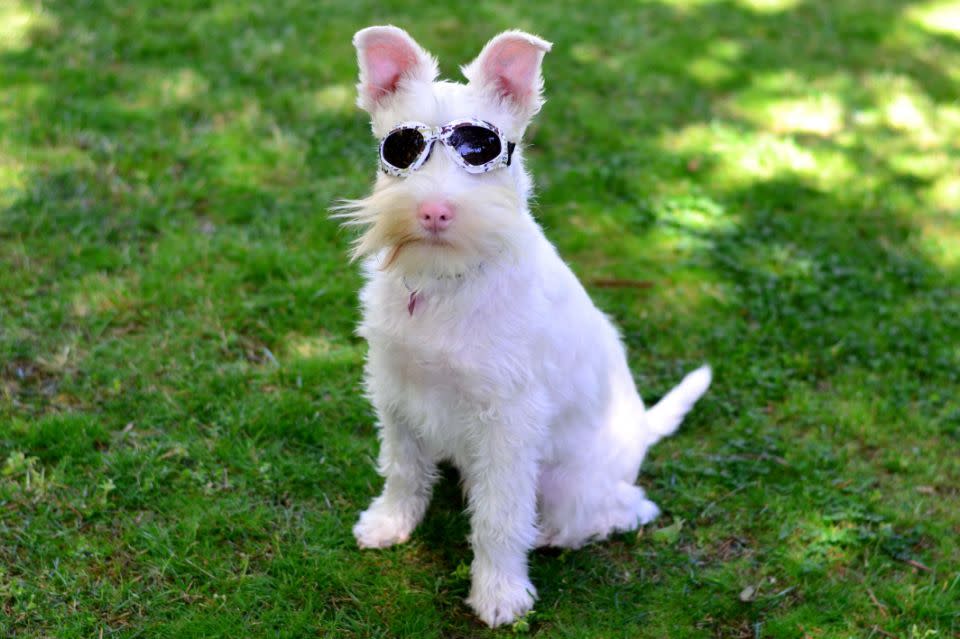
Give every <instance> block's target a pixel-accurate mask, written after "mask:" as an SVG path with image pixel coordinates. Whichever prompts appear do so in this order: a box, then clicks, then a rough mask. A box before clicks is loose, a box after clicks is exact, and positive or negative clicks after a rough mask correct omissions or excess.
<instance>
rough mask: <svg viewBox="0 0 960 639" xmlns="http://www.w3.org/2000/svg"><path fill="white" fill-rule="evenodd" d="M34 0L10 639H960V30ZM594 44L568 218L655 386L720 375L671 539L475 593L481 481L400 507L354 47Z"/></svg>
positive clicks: (679, 485) (929, 17) (555, 196)
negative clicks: (362, 519) (365, 284)
mask: <svg viewBox="0 0 960 639" xmlns="http://www.w3.org/2000/svg"><path fill="white" fill-rule="evenodd" d="M425 5H426V3H414V2H366V1H362V0H358V1H355V2H349V3H347V2H320V1H316V0H273V1H272V2H257V1H254V0H229V1H228V0H137V1H136V2H123V1H121V0H86V1H84V0H71V1H66V0H3V2H0V636H4V637H8V636H15V637H75V638H81V637H82V638H90V637H149V638H153V637H175V638H186V637H213V636H225V637H232V638H247V637H312V636H329V637H358V638H366V637H418V638H420V637H424V638H425V637H473V636H478V637H485V636H494V635H499V636H511V635H512V634H514V633H516V634H526V635H527V636H535V637H584V638H596V637H631V638H633V637H668V636H669V637H744V638H747V637H750V638H753V637H797V638H800V637H810V638H819V637H824V638H826V637H877V638H879V637H908V638H915V639H920V638H924V639H930V638H939V637H943V638H951V637H958V636H960V603H958V602H960V2H957V1H956V0H932V1H906V0H661V1H646V2H637V3H629V2H622V1H616V2H614V1H608V0H593V1H591V2H586V3H584V2H572V1H567V0H563V1H555V2H551V3H516V2H501V3H485V2H481V3H466V2H446V3H436V4H433V5H430V6H425ZM378 23H393V24H397V25H399V26H402V27H405V28H407V29H408V30H409V31H410V32H411V33H412V35H413V36H414V37H415V38H417V39H418V40H419V41H420V42H421V43H422V44H423V45H424V46H425V47H426V48H427V49H429V50H430V51H432V52H433V53H435V54H436V55H438V56H439V58H440V63H441V69H442V71H443V72H444V74H445V75H446V76H448V77H451V78H456V77H458V76H459V71H458V66H459V65H460V64H463V63H465V62H468V61H469V60H471V59H472V58H473V57H474V56H475V55H476V53H477V52H479V50H480V48H481V47H482V45H483V44H484V43H485V42H486V41H487V39H489V38H490V37H491V36H492V35H494V34H495V33H496V32H498V31H500V30H502V29H507V28H513V27H518V28H523V29H527V30H530V31H533V32H536V33H539V34H540V35H542V36H544V37H545V38H547V39H549V40H551V41H553V43H554V49H553V52H551V53H550V54H549V55H548V56H547V58H546V60H545V63H544V72H545V78H546V91H547V96H548V102H547V104H546V106H545V107H544V110H543V112H542V113H541V115H540V116H539V118H538V120H537V123H536V124H535V125H534V126H533V127H532V129H531V130H530V131H529V132H528V135H527V140H526V144H527V145H528V149H527V151H526V155H527V158H528V163H529V166H530V168H531V170H532V171H533V173H534V176H535V178H536V181H537V186H538V189H537V199H536V202H535V204H534V212H535V215H536V216H537V218H538V219H539V221H540V223H541V224H542V225H543V227H544V228H545V230H546V233H547V235H548V236H549V237H550V238H551V240H553V241H554V242H555V243H556V244H557V245H558V247H559V249H560V251H561V253H562V254H563V255H564V256H565V258H566V259H567V260H568V261H569V263H570V264H571V265H572V267H573V268H574V270H575V271H576V272H577V274H578V275H579V276H580V277H581V278H582V279H583V281H584V282H585V283H586V284H587V287H588V289H589V290H590V292H591V294H592V295H593V297H594V299H595V300H596V302H597V303H598V305H599V306H600V307H601V308H603V309H604V310H606V311H607V312H608V313H609V314H610V315H611V316H612V317H613V318H614V319H615V320H616V322H617V323H618V325H619V326H620V327H621V328H622V331H623V335H624V339H625V340H626V342H627V345H628V348H629V351H630V363H631V366H632V367H633V370H634V372H635V376H636V379H637V382H638V385H639V387H640V389H641V392H642V393H643V395H644V397H645V398H646V399H648V400H653V399H655V398H657V397H658V396H659V395H661V394H663V393H664V392H665V391H666V390H667V389H669V388H670V387H671V386H672V385H673V384H674V383H675V382H676V381H678V380H679V378H680V375H681V373H682V372H683V371H686V370H688V369H690V368H692V367H693V366H695V365H697V364H699V363H701V362H703V361H709V362H711V363H712V364H713V366H714V369H715V383H714V386H713V387H712V388H711V390H710V392H709V393H708V394H707V396H706V397H705V398H704V399H703V400H702V402H701V403H700V404H698V406H697V408H696V409H695V411H694V412H693V413H692V414H691V415H690V417H689V418H688V419H687V421H686V422H685V423H684V425H683V427H682V429H681V431H680V432H679V433H678V434H677V435H676V436H674V437H673V438H671V439H669V440H666V441H664V442H663V443H661V444H660V445H659V446H658V447H656V448H655V449H654V450H653V451H652V453H651V455H650V456H649V457H648V460H647V463H646V464H645V466H644V468H643V470H642V472H641V476H640V480H639V481H640V483H641V484H642V485H644V486H645V487H646V488H647V490H648V492H649V493H650V494H651V496H652V498H653V499H654V500H655V501H657V502H658V503H659V504H660V505H661V506H662V507H663V508H664V511H665V512H664V515H663V516H662V517H661V518H660V519H659V520H658V521H656V522H654V523H653V524H652V525H650V526H648V527H647V528H646V529H645V530H643V531H641V533H640V534H631V535H621V536H618V537H616V538H614V539H612V540H610V541H609V542H606V543H603V544H598V545H594V546H590V547H587V548H585V549H582V550H579V551H576V552H562V553H557V552H538V553H535V554H534V555H533V556H532V560H531V570H532V576H533V580H534V582H535V583H536V584H537V586H538V588H539V590H540V595H541V596H540V600H539V602H538V603H537V606H536V610H535V612H534V613H533V614H532V615H531V616H530V618H529V619H527V620H525V623H524V624H520V625H517V626H515V627H513V628H509V627H508V628H506V629H503V630H499V631H496V632H494V631H490V630H487V629H486V628H485V627H483V626H482V625H481V624H480V623H479V622H478V621H477V620H476V619H475V618H474V617H473V616H472V614H471V613H470V611H469V610H468V609H467V607H466V606H465V605H464V603H463V598H464V597H465V595H466V593H467V590H468V587H469V575H468V569H467V566H468V564H469V560H470V549H469V547H468V545H467V543H466V541H465V535H466V532H467V527H468V524H467V521H466V518H465V516H464V515H463V512H462V511H463V502H462V498H461V496H460V493H459V489H458V487H457V477H456V473H455V471H453V470H447V471H446V477H445V479H444V481H443V482H442V483H441V485H440V486H439V487H438V490H437V492H436V494H435V498H434V502H433V504H432V506H431V510H430V511H429V513H428V514H427V518H426V520H425V522H424V523H423V524H422V525H421V526H420V528H419V529H418V530H417V532H416V533H415V534H414V536H413V538H412V540H411V541H410V542H409V543H408V544H406V545H404V546H401V547H398V548H394V549H390V550H387V551H382V552H370V551H368V552H360V551H358V550H357V549H356V547H355V543H354V540H353V537H352V535H351V533H350V527H351V525H352V524H353V522H354V520H355V519H356V517H357V514H358V513H359V511H360V510H361V509H362V508H363V507H365V506H366V504H367V503H368V501H369V500H370V499H371V497H373V496H374V495H375V494H376V493H377V492H378V490H379V488H380V479H379V478H378V477H377V475H376V473H375V471H374V465H373V457H374V456H375V452H376V436H375V432H374V429H373V425H372V422H373V415H372V412H371V409H370V407H369V406H368V404H367V403H366V401H365V400H364V399H363V397H362V396H361V393H360V392H359V383H360V371H361V366H362V362H363V358H364V352H365V346H364V344H363V342H362V341H361V340H360V339H358V338H357V337H356V336H354V335H353V332H352V330H353V327H354V325H355V324H356V322H357V319H358V311H357V298H356V291H357V288H358V286H359V284H360V278H359V275H358V272H357V268H356V267H355V265H351V264H349V263H348V262H347V260H346V259H345V255H346V252H347V247H348V245H349V241H350V238H351V235H350V233H349V232H347V231H344V230H342V229H340V228H339V227H338V226H337V224H336V223H335V222H334V221H332V220H330V219H329V216H328V212H327V211H328V208H329V206H330V205H331V204H332V203H334V202H335V200H337V199H338V198H346V197H358V196H362V195H363V194H364V193H365V191H366V189H367V188H368V185H369V183H370V181H371V180H372V177H373V175H374V171H375V162H376V160H375V143H374V141H373V140H372V138H371V137H370V134H369V128H368V122H367V120H366V119H365V115H364V114H363V113H362V112H361V111H359V109H357V108H356V107H355V106H354V104H353V102H354V87H353V85H354V83H355V77H356V67H355V57H354V51H353V49H352V46H351V44H350V39H351V36H352V34H353V33H354V32H355V31H356V30H357V29H359V28H361V27H363V26H367V25H369V24H378Z"/></svg>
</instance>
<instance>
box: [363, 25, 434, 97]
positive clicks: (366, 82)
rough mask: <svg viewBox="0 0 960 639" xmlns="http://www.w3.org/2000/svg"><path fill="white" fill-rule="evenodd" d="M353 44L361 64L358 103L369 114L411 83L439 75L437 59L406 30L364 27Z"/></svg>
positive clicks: (430, 79)
mask: <svg viewBox="0 0 960 639" xmlns="http://www.w3.org/2000/svg"><path fill="white" fill-rule="evenodd" d="M353 46H355V47H356V48H357V62H358V63H359V65H360V83H359V84H358V85H357V91H358V94H359V95H358V96H357V105H359V107H360V108H361V109H363V110H364V111H367V112H368V113H373V112H374V111H375V110H377V108H379V107H380V106H381V105H382V104H383V102H384V100H386V99H388V98H390V97H392V96H394V95H396V93H397V92H398V91H401V90H403V89H405V88H407V87H408V86H409V85H410V84H414V83H419V82H426V83H429V82H433V80H434V78H436V77H437V61H436V60H435V59H434V58H433V56H431V55H430V54H429V53H427V52H426V51H424V50H423V48H422V47H421V46H420V45H419V44H417V43H416V41H414V39H413V38H411V37H410V36H409V35H407V32H406V31H404V30H403V29H399V28H397V27H393V26H386V27H367V28H366V29H361V30H360V31H357V33H356V35H354V36H353Z"/></svg>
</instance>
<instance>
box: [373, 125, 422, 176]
mask: <svg viewBox="0 0 960 639" xmlns="http://www.w3.org/2000/svg"><path fill="white" fill-rule="evenodd" d="M425 143H426V142H425V141H424V139H423V136H422V135H420V132H419V131H417V130H416V129H400V130H399V131H394V132H393V133H391V134H390V135H388V136H387V139H386V140H384V141H383V151H382V153H383V159H384V160H386V161H387V162H389V163H390V164H391V165H392V166H395V167H397V168H398V169H405V168H407V167H409V166H410V165H411V164H413V163H414V162H415V161H416V159H417V158H418V157H420V153H422V152H423V145H424V144H425Z"/></svg>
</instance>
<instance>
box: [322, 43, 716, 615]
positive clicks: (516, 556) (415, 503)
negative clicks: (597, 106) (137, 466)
mask: <svg viewBox="0 0 960 639" xmlns="http://www.w3.org/2000/svg"><path fill="white" fill-rule="evenodd" d="M353 42H354V44H355V45H356V48H357V52H358V57H359V63H360V83H359V85H358V88H359V99H358V104H359V105H360V107H362V108H363V109H365V110H366V111H368V112H369V113H370V115H371V117H372V126H373V133H374V135H375V136H376V138H377V139H378V140H380V168H381V173H380V174H379V175H378V176H377V182H376V186H375V187H374V189H373V193H372V194H371V195H370V196H369V197H367V198H365V199H363V200H357V201H349V202H346V203H345V204H344V205H343V206H342V207H340V208H341V213H340V217H341V218H343V219H345V220H346V223H347V224H355V225H360V226H361V227H362V228H363V231H364V232H363V234H362V235H361V236H360V238H359V239H358V240H357V242H356V244H355V246H354V257H365V258H366V260H365V274H366V277H367V283H366V285H365V286H364V288H363V291H362V292H361V294H360V299H361V302H362V306H363V322H362V324H361V326H360V328H359V330H358V332H359V334H360V335H362V336H363V337H365V338H366V339H367V341H368V342H369V347H370V348H369V355H368V358H367V365H366V385H367V390H368V393H369V397H370V399H371V401H372V402H373V405H374V407H375V409H376V412H377V416H378V418H379V430H380V439H381V446H380V460H379V466H380V473H381V474H382V475H383V476H384V477H385V478H386V486H385V487H384V489H383V494H382V495H380V496H379V497H377V498H376V499H375V500H374V501H373V503H372V504H371V505H370V507H369V508H368V509H367V510H366V512H364V513H363V514H362V515H361V516H360V521H359V522H358V523H357V524H356V526H355V527H354V529H353V532H354V535H355V536H356V538H357V542H358V543H359V545H360V547H362V548H383V547H386V546H390V545H392V544H397V543H401V542H403V541H406V540H407V539H408V538H409V537H410V533H411V532H412V531H413V529H414V528H415V527H416V525H417V524H418V522H419V521H420V519H421V518H422V517H423V514H424V511H425V510H426V508H427V503H428V502H429V500H430V492H431V485H432V484H433V482H434V480H435V478H436V467H437V466H436V465H437V462H438V461H440V460H449V461H451V462H452V463H453V464H454V465H456V467H457V468H458V469H459V470H460V474H461V476H462V478H463V484H464V489H465V492H466V495H467V499H468V503H469V513H470V523H471V533H470V543H471V545H472V547H473V551H474V559H473V564H472V568H471V573H472V586H471V592H470V596H469V598H468V599H467V603H469V605H470V606H472V607H473V609H474V610H475V611H476V613H477V614H478V615H479V616H480V618H481V619H482V620H483V621H484V622H486V623H487V624H489V625H491V626H497V625H500V624H503V623H509V622H511V621H513V620H514V619H516V618H517V617H518V616H521V615H523V614H524V613H526V612H527V611H529V610H530V609H531V607H532V606H533V602H534V598H535V597H536V590H535V589H534V587H533V584H531V583H530V579H529V577H528V574H527V553H528V552H529V551H530V549H531V548H533V547H535V546H538V545H539V546H563V547H569V548H576V547H578V546H581V545H583V544H585V543H588V542H590V541H592V540H597V539H603V538H605V537H607V536H608V535H609V534H610V533H612V532H615V531H627V530H633V529H635V528H637V527H638V526H640V525H642V524H645V523H647V522H649V521H651V520H652V519H653V518H654V517H656V516H657V514H658V513H659V509H658V508H657V506H656V505H655V504H654V503H653V502H651V501H650V500H648V499H647V498H646V496H645V494H644V492H643V490H642V489H641V488H639V487H638V486H636V485H634V482H635V481H636V478H637V473H638V472H639V469H640V463H641V461H642V460H643V457H644V454H645V453H646V451H647V449H648V448H649V447H650V446H651V445H652V444H653V443H654V442H656V441H657V440H659V439H660V438H662V437H664V436H666V435H669V434H671V433H672V432H674V430H676V428H677V427H678V426H679V424H680V420H681V419H682V418H683V416H684V415H685V414H686V413H687V411H689V410H690V408H691V407H692V406H693V403H694V402H695V401H696V400H697V399H698V398H699V397H700V396H701V395H702V394H703V393H704V392H705V391H706V389H707V386H708V385H709V384H710V369H709V368H708V367H706V366H704V367H703V368H700V369H698V370H697V371H695V372H693V373H691V374H690V375H688V376H687V377H686V378H685V379H684V380H683V381H682V382H681V383H680V385H679V386H677V387H676V388H675V389H674V390H672V391H671V392H670V393H669V394H668V395H667V396H666V397H664V398H663V399H662V400H661V401H660V402H659V403H658V404H657V405H656V406H654V407H653V408H652V409H650V410H648V411H645V410H644V405H643V401H642V400H641V399H640V397H639V396H638V394H637V391H636V387H635V386H634V382H633V378H632V377H631V374H630V369H629V367H628V365H627V358H626V355H625V353H624V348H623V344H622V343H621V341H620V337H619V335H618V333H617V330H616V329H615V328H614V326H613V324H611V322H610V320H609V319H607V317H606V316H605V315H604V314H603V313H602V312H600V311H599V310H597V308H596V307H595V306H594V305H593V303H592V302H591V301H590V298H589V297H588V296H587V293H586V291H584V289H583V287H582V286H581V285H580V283H579V282H578V281H577V279H576V277H575V276H574V274H573V273H572V272H571V271H570V269H569V268H568V267H567V265H566V264H564V262H563V261H562V260H561V259H560V257H559V256H558V255H557V252H556V250H555V249H554V247H553V246H552V245H551V244H550V242H549V241H548V240H547V239H546V237H544V235H543V232H542V231H541V229H540V227H539V226H538V225H537V223H536V222H535V221H534V219H533V217H532V216H531V214H530V211H529V208H528V206H527V200H528V199H529V197H530V193H531V181H530V177H529V176H528V175H527V173H526V172H525V170H524V166H523V153H522V145H521V140H522V139H523V133H524V129H525V128H526V127H527V124H528V123H529V122H530V119H531V118H532V117H533V116H534V115H535V114H536V113H537V111H539V109H540V107H541V105H542V104H543V99H542V97H541V89H542V85H543V80H542V78H541V75H540V63H541V61H542V59H543V56H544V54H545V53H546V52H547V51H549V50H550V47H551V45H550V43H549V42H546V41H544V40H541V39H540V38H538V37H536V36H532V35H529V34H527V33H523V32H520V31H509V32H506V33H502V34H500V35H498V36H497V37H495V38H494V39H493V40H491V41H490V42H489V43H488V44H487V45H486V47H484V49H483V51H482V52H481V53H480V55H479V57H477V59H476V60H474V61H473V62H471V63H470V64H469V65H467V66H466V67H464V68H463V73H464V75H465V76H466V77H467V79H468V82H467V84H457V83H452V82H443V81H439V82H438V81H436V80H435V78H436V76H437V65H436V60H435V59H434V58H433V57H432V56H430V55H429V54H428V53H427V52H426V51H424V50H423V49H422V48H421V47H420V46H419V45H418V44H417V43H416V42H415V41H414V40H413V39H412V38H411V37H410V36H409V35H407V33H406V32H404V31H402V30H401V29H398V28H396V27H390V26H386V27H370V28H367V29H363V30H362V31H360V32H359V33H357V34H356V36H355V37H354V41H353Z"/></svg>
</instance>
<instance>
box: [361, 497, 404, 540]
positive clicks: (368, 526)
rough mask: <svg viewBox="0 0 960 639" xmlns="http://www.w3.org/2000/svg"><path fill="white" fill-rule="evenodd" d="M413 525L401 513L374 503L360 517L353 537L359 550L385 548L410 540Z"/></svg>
mask: <svg viewBox="0 0 960 639" xmlns="http://www.w3.org/2000/svg"><path fill="white" fill-rule="evenodd" d="M412 531H413V524H412V522H411V521H410V518H409V517H405V516H404V515H403V514H402V513H397V512H392V511H391V509H390V508H387V507H386V506H383V505H382V504H377V503H374V504H373V505H372V506H370V508H368V509H367V510H365V511H364V512H363V513H361V515H360V520H359V521H358V522H357V523H356V525H355V526H354V527H353V536H354V537H356V539H357V545H358V546H360V547H361V548H387V547H389V546H393V545H394V544H402V543H403V542H405V541H407V540H408V539H410V533H411V532H412Z"/></svg>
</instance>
